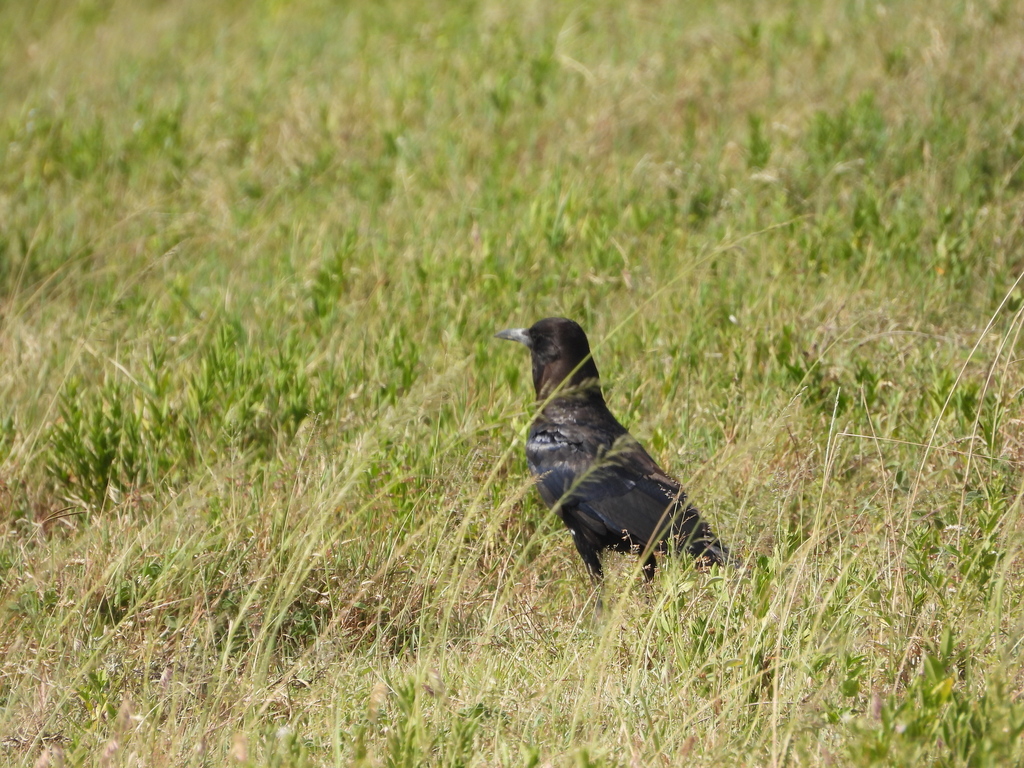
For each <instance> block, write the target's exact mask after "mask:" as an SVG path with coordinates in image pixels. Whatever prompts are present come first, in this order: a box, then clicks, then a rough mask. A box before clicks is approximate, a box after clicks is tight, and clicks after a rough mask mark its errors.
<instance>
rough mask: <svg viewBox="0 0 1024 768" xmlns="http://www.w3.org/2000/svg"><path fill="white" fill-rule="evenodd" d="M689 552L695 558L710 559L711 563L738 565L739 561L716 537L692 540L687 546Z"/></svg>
mask: <svg viewBox="0 0 1024 768" xmlns="http://www.w3.org/2000/svg"><path fill="white" fill-rule="evenodd" d="M689 550H690V554H691V555H693V556H694V557H695V558H697V559H701V558H703V559H705V560H710V561H711V563H712V564H713V565H731V566H733V567H738V566H739V564H740V561H739V559H738V558H736V557H735V556H734V555H733V554H732V553H731V552H730V551H729V548H728V547H727V546H725V544H723V543H722V542H720V541H719V540H718V539H715V538H712V539H711V540H710V541H708V540H703V541H694V542H691V543H690V546H689Z"/></svg>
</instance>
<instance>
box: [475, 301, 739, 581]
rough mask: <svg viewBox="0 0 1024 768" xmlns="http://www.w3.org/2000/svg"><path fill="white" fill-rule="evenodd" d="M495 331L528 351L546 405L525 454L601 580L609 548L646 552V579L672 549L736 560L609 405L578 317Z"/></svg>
mask: <svg viewBox="0 0 1024 768" xmlns="http://www.w3.org/2000/svg"><path fill="white" fill-rule="evenodd" d="M495 336H496V337H497V338H499V339H507V340H509V341H518V342H520V343H521V344H525V345H526V346H527V347H529V349H530V353H531V356H532V358H533V387H534V389H535V390H536V393H537V401H538V402H539V403H540V404H541V410H540V413H539V414H538V415H537V418H536V419H534V421H533V424H531V425H530V434H529V437H528V438H527V441H526V458H527V461H528V462H529V465H530V472H532V473H533V475H534V476H535V477H537V479H538V483H537V489H538V490H539V491H540V495H541V498H543V499H544V503H545V504H547V505H548V507H550V508H551V509H553V510H554V511H555V514H557V515H558V516H559V517H560V518H561V520H562V522H563V523H565V525H566V527H567V528H568V529H569V531H570V532H571V533H572V537H573V541H575V542H576V549H577V550H579V553H580V557H582V558H583V562H584V563H585V564H586V566H587V568H588V569H589V571H590V573H591V576H592V577H593V578H595V579H600V578H601V575H602V570H601V560H600V557H599V554H600V552H601V550H603V549H612V550H616V551H619V552H639V553H644V554H646V556H647V557H646V560H645V561H644V574H645V576H646V577H647V578H648V579H650V578H651V577H652V576H653V575H654V569H655V566H656V561H655V553H656V552H658V553H664V552H665V551H666V550H668V549H670V548H674V549H685V550H686V551H688V552H689V553H690V554H691V555H693V556H694V557H696V558H700V559H701V560H702V561H705V562H708V561H709V562H711V563H718V564H725V563H727V562H729V561H730V558H729V550H728V549H727V548H726V547H725V546H724V545H723V544H722V543H721V542H720V541H719V540H718V539H717V538H716V537H715V535H714V534H713V533H712V532H711V528H710V527H709V526H708V524H707V523H706V522H705V521H704V520H702V519H701V517H700V514H699V513H698V511H697V510H696V509H694V508H693V507H692V506H690V505H689V504H688V503H687V501H686V494H685V493H684V492H683V489H682V488H681V487H680V485H679V483H677V482H676V481H675V480H673V479H672V478H671V477H669V476H668V475H667V474H666V473H665V471H664V470H663V469H662V468H661V467H659V466H658V464H657V462H655V461H654V459H652V458H651V457H650V455H649V454H648V453H647V451H645V450H644V449H643V447H642V446H641V445H640V444H639V443H638V442H637V441H636V439H634V438H633V437H632V436H631V435H630V434H629V432H628V431H627V430H626V428H625V427H623V426H622V425H621V424H619V422H618V421H617V420H616V419H615V417H614V416H612V414H611V412H610V411H609V410H608V407H607V406H606V405H605V402H604V396H603V395H602V394H601V384H600V380H599V378H598V373H597V366H596V365H595V364H594V359H593V358H592V357H591V355H590V344H588V343H587V336H586V334H585V333H584V332H583V329H582V328H580V326H579V325H578V324H577V323H575V322H573V321H572V320H567V319H565V318H563V317H549V318H547V319H546V320H541V321H539V322H537V323H536V324H534V325H533V326H532V327H531V328H511V329H509V330H507V331H501V332H500V333H497V334H495ZM666 540H667V541H666Z"/></svg>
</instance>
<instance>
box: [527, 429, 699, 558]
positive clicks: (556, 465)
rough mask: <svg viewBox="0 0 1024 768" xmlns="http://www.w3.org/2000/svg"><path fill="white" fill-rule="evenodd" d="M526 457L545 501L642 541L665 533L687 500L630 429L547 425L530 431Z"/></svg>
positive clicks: (597, 525)
mask: <svg viewBox="0 0 1024 768" xmlns="http://www.w3.org/2000/svg"><path fill="white" fill-rule="evenodd" d="M527 458H528V459H529V463H530V468H531V470H533V472H534V474H536V475H538V476H539V478H540V482H539V487H540V491H541V495H542V496H543V497H544V499H545V501H547V502H548V503H549V504H551V505H554V504H555V503H557V502H558V501H561V503H562V505H563V506H573V507H576V508H577V509H579V510H580V511H581V512H582V513H584V514H583V515H580V518H581V522H582V523H584V524H585V525H587V526H588V527H590V528H592V529H593V530H594V531H595V532H597V533H600V534H610V535H613V536H614V535H621V536H622V537H623V538H628V539H629V540H630V541H631V542H633V543H635V544H638V545H639V546H646V545H647V544H649V543H651V542H652V541H655V540H657V539H660V538H661V537H662V536H663V535H664V533H665V531H666V530H667V529H668V528H669V527H670V525H671V524H672V517H673V515H674V514H675V511H676V507H677V505H678V503H679V502H680V500H683V499H685V496H684V495H683V493H682V490H681V488H680V486H679V484H678V483H676V482H675V481H674V480H672V479H671V478H670V477H668V476H667V475H666V474H665V473H664V472H663V471H662V470H661V468H660V467H658V465H657V464H656V463H655V461H654V460H653V459H652V458H651V457H650V456H649V455H648V454H647V452H646V451H645V450H644V449H643V448H642V447H641V446H640V445H639V444H638V443H637V442H636V441H635V440H634V439H633V438H631V437H630V436H629V435H628V434H626V433H623V434H620V435H618V436H617V439H615V440H613V439H612V438H611V437H610V436H609V435H608V434H607V433H603V432H601V431H598V430H593V429H589V428H586V427H580V426H577V425H561V424H560V425H557V426H555V425H550V424H548V425H544V426H542V427H540V428H538V429H536V430H534V431H532V432H531V434H530V438H529V440H528V442H527Z"/></svg>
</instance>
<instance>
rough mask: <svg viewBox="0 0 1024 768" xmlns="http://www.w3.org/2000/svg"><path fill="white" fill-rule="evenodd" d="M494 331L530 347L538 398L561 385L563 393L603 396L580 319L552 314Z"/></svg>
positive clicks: (509, 339) (548, 394)
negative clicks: (517, 325)
mask: <svg viewBox="0 0 1024 768" xmlns="http://www.w3.org/2000/svg"><path fill="white" fill-rule="evenodd" d="M494 335H495V337H496V338H499V339H506V340H508V341H518V342H519V343H520V344H525V345H526V346H527V347H528V348H529V349H530V355H531V356H532V358H533V388H534V390H535V391H536V393H537V399H538V400H541V399H545V398H547V397H549V396H550V395H551V394H552V393H553V392H554V391H555V390H556V389H557V388H559V386H561V390H560V392H559V395H561V394H563V393H564V394H566V395H571V394H573V393H581V394H586V395H588V396H593V394H595V393H596V395H597V396H598V397H601V387H600V383H599V379H598V373H597V366H596V365H595V364H594V358H593V357H591V355H590V344H589V343H588V342H587V334H585V333H584V332H583V329H582V328H580V326H579V323H575V322H573V321H572V320H567V319H566V318H564V317H549V318H546V319H544V320H540V321H538V322H536V323H534V324H533V325H532V326H530V327H529V328H509V329H508V330H507V331H499V332H498V333H496V334H494ZM563 382H565V383H564V385H563Z"/></svg>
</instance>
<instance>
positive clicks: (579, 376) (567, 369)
mask: <svg viewBox="0 0 1024 768" xmlns="http://www.w3.org/2000/svg"><path fill="white" fill-rule="evenodd" d="M533 389H534V391H535V392H536V393H537V399H538V400H548V399H550V398H555V399H559V400H561V399H570V400H580V399H583V400H597V401H600V402H601V403H603V402H604V396H603V395H602V394H601V379H600V376H599V375H598V373H597V366H596V365H595V364H594V360H593V359H592V358H590V357H587V358H586V359H585V360H583V361H582V362H579V361H576V362H569V361H566V360H561V359H558V360H551V361H547V362H541V361H539V360H536V359H535V360H534V363H533Z"/></svg>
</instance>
